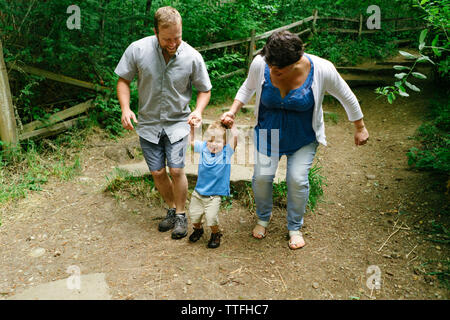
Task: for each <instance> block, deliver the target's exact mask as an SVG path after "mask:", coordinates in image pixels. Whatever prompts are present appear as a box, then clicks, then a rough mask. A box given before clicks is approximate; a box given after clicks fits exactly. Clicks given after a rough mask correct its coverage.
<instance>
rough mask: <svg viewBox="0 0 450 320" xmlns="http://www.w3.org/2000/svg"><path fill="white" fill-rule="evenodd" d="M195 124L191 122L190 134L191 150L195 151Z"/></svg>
mask: <svg viewBox="0 0 450 320" xmlns="http://www.w3.org/2000/svg"><path fill="white" fill-rule="evenodd" d="M194 131H195V130H194V126H193V125H192V124H191V134H190V138H189V143H190V145H191V151H194V141H195V140H194V138H195V137H194Z"/></svg>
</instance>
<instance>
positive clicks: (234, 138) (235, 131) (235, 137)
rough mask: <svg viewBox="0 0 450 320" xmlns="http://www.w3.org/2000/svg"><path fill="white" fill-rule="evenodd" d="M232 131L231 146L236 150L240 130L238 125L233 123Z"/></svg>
mask: <svg viewBox="0 0 450 320" xmlns="http://www.w3.org/2000/svg"><path fill="white" fill-rule="evenodd" d="M230 131H231V139H230V143H229V144H230V147H231V148H232V149H233V150H235V151H236V146H237V142H238V134H239V130H238V129H237V127H236V125H235V124H233V126H232V127H231V129H230Z"/></svg>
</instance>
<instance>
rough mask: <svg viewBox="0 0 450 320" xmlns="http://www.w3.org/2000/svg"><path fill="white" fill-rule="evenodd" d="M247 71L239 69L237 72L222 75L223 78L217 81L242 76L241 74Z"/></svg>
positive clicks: (220, 77)
mask: <svg viewBox="0 0 450 320" xmlns="http://www.w3.org/2000/svg"><path fill="white" fill-rule="evenodd" d="M246 71H247V69H246V68H242V69H238V70H236V71H233V72H230V73H227V74H224V75H221V76H219V77H217V79H226V78H229V77H232V76H234V75H237V74H240V73H245V72H246Z"/></svg>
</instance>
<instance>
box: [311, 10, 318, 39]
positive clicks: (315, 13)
mask: <svg viewBox="0 0 450 320" xmlns="http://www.w3.org/2000/svg"><path fill="white" fill-rule="evenodd" d="M318 13H319V11H317V9H314V14H313V17H314V18H313V23H312V33H313V34H316V33H317V30H316V22H317V14H318Z"/></svg>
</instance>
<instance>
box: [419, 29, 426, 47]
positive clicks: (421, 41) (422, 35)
mask: <svg viewBox="0 0 450 320" xmlns="http://www.w3.org/2000/svg"><path fill="white" fill-rule="evenodd" d="M427 33H428V30H427V29H424V30H422V32H421V33H420V36H419V42H420V43H421V44H422V43H425V37H426V36H427Z"/></svg>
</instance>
